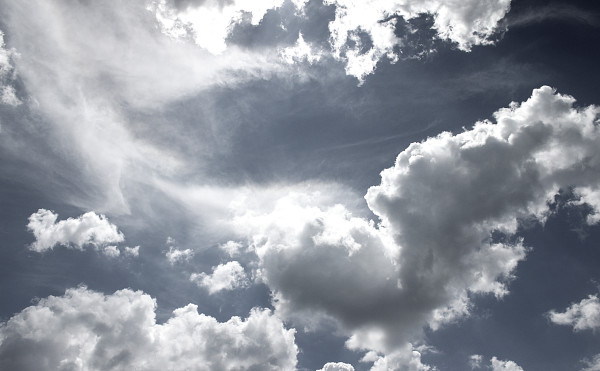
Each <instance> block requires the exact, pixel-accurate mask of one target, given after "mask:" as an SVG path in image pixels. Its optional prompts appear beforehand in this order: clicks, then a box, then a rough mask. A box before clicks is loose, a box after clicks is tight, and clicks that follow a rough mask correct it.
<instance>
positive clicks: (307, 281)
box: [233, 87, 600, 369]
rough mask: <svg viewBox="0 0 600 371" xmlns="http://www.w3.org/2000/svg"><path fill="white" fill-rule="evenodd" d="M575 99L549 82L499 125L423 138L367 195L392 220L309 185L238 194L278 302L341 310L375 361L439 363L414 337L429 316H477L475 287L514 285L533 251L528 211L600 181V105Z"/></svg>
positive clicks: (334, 313) (337, 316)
mask: <svg viewBox="0 0 600 371" xmlns="http://www.w3.org/2000/svg"><path fill="white" fill-rule="evenodd" d="M574 103H575V100H574V99H573V98H572V97H569V96H565V95H560V94H556V93H555V92H554V91H553V90H552V89H551V88H549V87H542V88H540V89H536V90H534V91H533V94H532V96H531V98H530V99H528V100H527V101H526V102H523V103H522V104H517V103H513V104H511V106H510V107H509V108H505V109H500V110H499V111H498V112H496V113H495V114H494V117H495V119H496V123H492V122H489V121H483V122H478V123H476V124H475V125H474V127H473V128H472V129H470V130H466V129H465V131H464V132H462V133H459V134H456V135H454V134H451V133H442V134H440V135H438V136H437V137H434V138H428V139H427V140H424V141H423V142H421V143H413V144H411V145H410V146H409V147H408V148H407V149H406V150H404V151H403V152H402V153H400V155H399V156H398V158H397V159H396V162H395V165H394V166H393V167H391V168H389V169H386V170H384V171H383V172H382V173H381V176H382V181H381V184H380V185H378V186H374V187H371V188H370V189H369V191H368V193H367V195H366V196H365V198H366V200H367V203H368V205H369V207H370V209H371V210H372V211H373V212H374V213H375V214H376V215H377V216H378V217H379V218H380V220H381V223H380V224H379V225H376V224H375V223H374V222H372V221H368V220H366V219H364V218H361V217H355V216H353V215H352V213H351V212H350V211H348V210H347V209H346V208H345V207H344V206H342V205H339V204H338V205H333V206H327V205H331V203H330V204H327V203H325V204H324V203H319V202H317V201H316V200H317V198H314V197H311V196H310V194H306V193H304V194H303V193H290V194H289V195H287V196H283V197H279V198H278V199H277V201H276V202H271V203H265V202H255V203H253V204H243V201H239V202H242V206H240V205H239V202H238V203H236V204H235V205H234V206H233V210H234V213H235V210H246V211H245V212H238V213H237V215H236V217H235V222H234V227H235V228H236V229H237V231H239V232H240V233H242V234H245V235H246V236H247V238H248V243H249V245H250V249H253V250H254V251H255V252H256V255H257V257H258V260H259V261H258V271H257V276H258V277H260V279H262V280H263V281H264V282H265V283H266V284H267V285H268V286H269V287H270V288H271V290H272V291H273V296H274V301H273V305H274V306H275V308H276V310H277V313H279V314H280V315H282V316H283V317H284V318H289V319H292V320H294V321H300V322H305V323H307V324H311V323H312V324H314V323H315V321H318V318H322V317H327V318H329V319H333V320H335V321H337V323H338V324H339V326H340V329H341V331H342V332H344V333H346V334H347V335H348V336H349V339H348V341H347V343H346V345H347V346H348V347H349V348H351V349H366V350H374V351H376V352H378V353H380V354H382V356H381V360H380V359H379V358H377V359H375V358H373V357H371V358H370V359H372V360H373V361H374V362H375V364H374V367H376V366H377V367H384V366H378V365H388V364H395V363H397V362H396V361H395V359H401V358H402V357H404V358H405V359H408V358H406V357H409V358H410V359H413V361H414V362H413V363H414V367H413V368H415V369H419V368H423V369H426V367H427V366H425V365H422V364H421V362H420V357H416V354H415V353H413V348H412V346H411V345H410V344H409V342H412V341H414V340H415V339H416V340H417V341H418V340H419V339H420V338H421V336H422V328H423V327H424V326H429V327H430V328H432V329H434V330H435V329H437V328H438V327H439V326H441V325H443V324H444V323H448V322H451V321H455V320H457V319H460V318H462V317H464V316H466V315H468V314H469V308H470V305H471V304H470V301H469V297H470V296H471V295H473V294H493V295H495V296H496V297H501V296H503V295H506V294H507V293H508V289H507V286H506V284H507V282H509V281H510V280H511V279H512V278H514V277H513V272H514V270H515V268H516V266H517V264H518V262H519V261H521V260H523V259H524V258H525V255H526V252H527V248H526V247H525V246H523V244H522V241H521V240H519V239H515V238H511V237H510V236H512V235H513V234H514V233H515V232H516V228H517V219H518V218H519V217H523V216H530V215H535V216H537V217H538V218H540V220H542V221H543V220H544V218H545V217H546V215H547V212H548V211H547V204H546V202H547V200H549V199H550V198H551V197H552V196H553V195H554V194H555V193H556V192H557V191H558V189H559V188H560V187H569V186H576V187H588V188H590V189H598V184H599V180H600V154H599V153H598V151H597V148H598V147H599V146H600V130H599V129H598V127H597V125H596V120H597V115H598V113H599V108H597V107H594V106H590V107H582V108H574V107H573V104H574ZM575 189H576V190H577V189H578V188H575ZM583 201H585V202H590V203H592V204H593V206H595V207H597V206H598V205H597V204H596V203H595V201H594V199H588V198H586V197H585V195H584V196H583ZM493 232H499V233H500V234H504V235H506V236H508V238H506V239H505V240H495V239H494V238H493V237H492V233H493ZM399 348H402V349H404V351H403V352H401V353H399V354H400V355H401V356H400V355H399V354H396V353H395V352H397V351H398V349H399Z"/></svg>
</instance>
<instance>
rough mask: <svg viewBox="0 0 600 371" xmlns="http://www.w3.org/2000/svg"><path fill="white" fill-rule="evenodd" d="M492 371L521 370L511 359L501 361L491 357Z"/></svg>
mask: <svg viewBox="0 0 600 371" xmlns="http://www.w3.org/2000/svg"><path fill="white" fill-rule="evenodd" d="M491 362H492V371H523V368H521V367H520V366H519V365H518V364H516V363H515V362H513V361H502V360H499V359H498V358H496V357H492V360H491Z"/></svg>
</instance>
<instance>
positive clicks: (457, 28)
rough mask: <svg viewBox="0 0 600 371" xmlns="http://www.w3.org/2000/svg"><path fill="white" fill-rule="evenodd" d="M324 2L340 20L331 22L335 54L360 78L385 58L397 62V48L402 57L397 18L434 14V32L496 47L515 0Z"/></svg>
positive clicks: (463, 44)
mask: <svg viewBox="0 0 600 371" xmlns="http://www.w3.org/2000/svg"><path fill="white" fill-rule="evenodd" d="M324 3H325V4H330V5H335V7H336V11H335V19H334V20H333V21H332V22H331V23H330V24H329V30H330V33H331V46H332V48H333V52H334V55H335V56H336V57H337V58H339V59H343V60H345V61H346V62H347V65H346V72H347V73H348V74H349V75H352V76H356V77H357V78H358V79H359V80H362V79H364V77H365V76H366V75H368V74H370V73H372V72H373V71H374V70H375V66H376V65H377V62H378V61H379V60H380V59H381V58H382V57H384V56H387V58H388V59H390V60H392V61H396V60H397V59H398V51H397V50H400V52H401V53H402V50H403V41H402V40H401V39H400V38H398V36H396V34H395V29H396V24H397V21H398V19H397V17H402V18H403V19H404V20H410V19H413V18H416V17H419V16H421V15H422V14H424V13H425V14H431V15H433V18H434V24H433V28H434V29H435V30H436V31H437V34H438V36H439V37H440V38H442V39H447V40H449V41H451V42H453V43H456V44H457V46H458V48H459V49H461V50H464V51H469V50H470V49H471V47H472V46H473V45H482V44H483V45H485V44H490V43H492V41H491V40H490V36H491V35H492V34H493V33H494V31H495V29H496V26H497V24H498V22H499V21H500V20H501V19H502V18H503V17H504V15H505V14H506V13H507V12H508V10H509V7H510V0H494V1H486V2H481V1H477V0H469V1H437V0H432V1H410V0H401V1H397V0H370V1H355V0H326V1H325V2H324ZM365 37H366V38H367V39H368V41H369V42H368V43H367V42H366V41H365ZM398 48H399V49H398Z"/></svg>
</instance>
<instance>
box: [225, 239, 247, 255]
mask: <svg viewBox="0 0 600 371" xmlns="http://www.w3.org/2000/svg"><path fill="white" fill-rule="evenodd" d="M242 247H243V245H242V244H241V243H239V242H236V241H227V242H226V243H224V244H222V245H219V249H221V250H223V251H225V252H226V253H227V255H229V256H230V257H234V256H237V255H239V254H240V250H241V249H242Z"/></svg>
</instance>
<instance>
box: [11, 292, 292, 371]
mask: <svg viewBox="0 0 600 371" xmlns="http://www.w3.org/2000/svg"><path fill="white" fill-rule="evenodd" d="M155 309H156V303H155V301H154V300H153V299H152V298H151V297H150V296H149V295H147V294H144V293H142V292H140V291H132V290H129V289H125V290H120V291H117V292H115V293H114V294H112V295H103V294H101V293H98V292H94V291H91V290H88V289H86V288H85V287H79V288H77V289H70V290H67V292H66V293H65V295H64V296H60V297H55V296H50V297H48V298H46V299H42V300H40V301H39V302H38V303H37V304H36V305H34V306H31V307H28V308H26V309H24V310H23V311H21V312H20V313H18V314H16V315H15V316H13V317H12V318H11V319H9V320H8V321H7V322H5V323H2V324H1V326H0V368H1V369H3V370H109V369H110V370H148V371H150V370H152V371H159V370H207V371H208V370H293V369H294V368H295V365H296V354H297V352H298V350H297V347H296V345H295V343H294V330H286V329H285V327H284V326H283V323H282V322H281V321H280V320H279V319H278V318H277V317H275V316H274V315H273V314H272V313H271V311H269V310H261V309H253V310H252V311H251V312H250V315H249V316H248V318H247V319H244V320H242V319H240V318H238V317H232V318H231V319H230V320H229V321H227V322H223V323H220V322H217V320H215V319H214V318H213V317H210V316H206V315H203V314H198V312H197V307H196V305H193V304H189V305H187V306H185V307H183V308H179V309H176V310H175V311H174V312H173V316H172V317H171V318H170V319H169V320H168V321H167V322H165V323H163V324H157V323H156V320H155Z"/></svg>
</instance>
